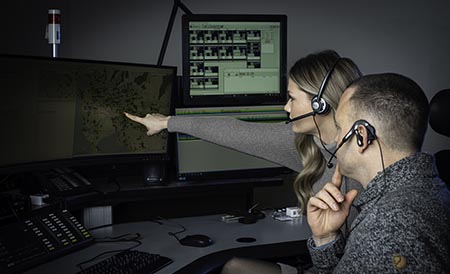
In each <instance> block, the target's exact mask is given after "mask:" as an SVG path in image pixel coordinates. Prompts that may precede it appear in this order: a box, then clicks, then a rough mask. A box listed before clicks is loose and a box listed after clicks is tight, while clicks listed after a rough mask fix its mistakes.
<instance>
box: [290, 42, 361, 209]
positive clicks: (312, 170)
mask: <svg viewBox="0 0 450 274" xmlns="http://www.w3.org/2000/svg"><path fill="white" fill-rule="evenodd" d="M337 60H339V61H338V62H337V63H336V61H337ZM335 63H336V65H335V68H334V70H333V72H332V73H331V75H330V77H329V79H328V82H327V85H326V87H325V89H324V91H323V93H322V98H323V99H324V100H325V101H326V102H327V103H328V104H329V105H330V112H329V113H328V114H327V115H333V116H332V117H333V119H334V114H335V112H336V108H337V105H338V103H339V99H340V98H341V95H342V93H343V92H344V90H345V89H346V88H347V86H349V85H350V84H351V83H352V82H353V81H355V80H356V79H358V78H359V77H361V75H362V74H361V72H360V71H359V69H358V67H357V66H356V64H355V63H354V62H353V61H352V60H351V59H349V58H341V57H340V56H339V54H338V53H336V52H335V51H333V50H326V51H321V52H318V53H314V54H309V55H307V56H306V57H304V58H302V59H300V60H298V61H297V62H296V63H295V64H294V66H292V68H291V69H290V71H289V78H290V79H291V80H292V81H294V82H295V83H296V84H297V85H298V87H299V88H300V89H301V90H303V91H305V92H306V93H308V94H309V95H311V98H312V97H313V96H314V95H317V93H318V92H319V89H320V85H321V84H322V81H323V79H324V77H325V75H326V73H327V72H328V70H329V69H330V68H331V67H332V66H333V64H335ZM295 146H296V148H297V151H298V153H299V155H300V159H301V161H302V164H303V169H302V171H301V172H300V173H299V174H298V176H297V178H296V179H295V181H294V191H295V195H296V196H297V199H298V201H299V203H300V207H301V209H302V213H303V214H305V213H306V204H307V203H308V200H309V198H310V197H311V196H312V195H313V188H312V186H313V184H314V183H316V182H317V181H318V180H319V179H320V178H321V177H322V175H323V172H324V170H325V164H326V160H325V158H324V156H323V154H322V152H321V150H320V148H319V147H318V146H317V144H316V143H315V141H314V137H313V136H312V135H307V134H298V135H297V137H296V140H295Z"/></svg>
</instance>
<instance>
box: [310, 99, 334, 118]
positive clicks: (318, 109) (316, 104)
mask: <svg viewBox="0 0 450 274" xmlns="http://www.w3.org/2000/svg"><path fill="white" fill-rule="evenodd" d="M311 108H312V109H313V111H314V113H316V114H326V113H328V111H329V109H330V106H329V105H328V104H327V102H326V101H325V99H323V98H320V99H319V100H318V98H317V95H316V96H314V97H313V98H312V99H311Z"/></svg>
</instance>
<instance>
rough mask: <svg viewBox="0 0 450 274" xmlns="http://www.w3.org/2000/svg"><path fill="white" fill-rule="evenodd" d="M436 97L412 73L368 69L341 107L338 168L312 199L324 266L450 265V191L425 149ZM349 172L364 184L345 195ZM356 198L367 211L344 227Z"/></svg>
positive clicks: (410, 268)
mask: <svg viewBox="0 0 450 274" xmlns="http://www.w3.org/2000/svg"><path fill="white" fill-rule="evenodd" d="M428 112H429V106H428V101H427V98H426V96H425V94H424V93H423V91H422V89H421V88H420V87H419V86H418V85H417V84H416V83H415V82H414V81H412V80H411V79H409V78H407V77H404V76H401V75H398V74H393V73H385V74H376V75H366V76H363V77H362V78H360V79H359V80H357V81H355V82H354V83H353V84H352V85H350V87H348V88H347V89H346V91H345V92H344V94H343V96H342V97H341V99H340V102H339V107H338V109H337V112H336V124H337V127H338V136H337V142H338V150H337V151H336V157H337V162H338V168H336V172H335V175H334V176H333V180H332V182H331V183H328V184H326V185H325V186H324V187H323V189H322V190H321V191H319V192H318V193H317V194H316V195H315V196H314V197H312V198H311V199H310V200H309V202H308V206H307V216H308V223H309V225H310V227H311V231H312V234H313V236H312V238H310V239H309V241H308V247H309V250H310V253H311V257H312V259H313V263H314V265H315V267H316V268H317V269H318V270H319V272H320V273H331V272H333V273H399V272H405V273H449V272H450V233H449V228H450V193H449V191H448V189H447V188H446V186H445V184H444V183H443V182H442V180H440V179H439V176H438V173H437V170H436V168H435V166H434V163H433V157H432V156H431V155H428V154H425V153H421V152H420V149H421V146H422V142H423V139H424V135H425V132H426V128H427V125H428ZM342 175H345V176H347V177H350V178H352V179H355V180H356V181H359V182H361V184H362V185H363V187H364V190H363V191H362V192H361V193H360V195H358V198H356V199H355V197H356V196H357V192H356V190H351V191H349V192H348V193H347V194H346V195H343V194H342V193H341V191H340V190H339V187H340V185H341V181H342ZM351 206H354V207H356V208H357V209H358V211H359V215H358V217H357V218H356V219H355V220H354V221H353V223H352V225H351V227H350V230H349V232H348V233H347V235H341V234H340V233H339V228H340V227H341V226H342V225H343V224H344V222H345V219H346V217H347V214H348V212H349V209H350V207H351Z"/></svg>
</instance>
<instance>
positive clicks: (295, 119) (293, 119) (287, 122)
mask: <svg viewBox="0 0 450 274" xmlns="http://www.w3.org/2000/svg"><path fill="white" fill-rule="evenodd" d="M315 114H316V113H315V112H314V111H311V112H308V113H306V114H303V115H300V116H297V117H295V118H292V119H289V120H287V121H286V122H285V123H286V124H290V123H292V122H294V121H298V120H300V119H303V118H306V117H309V116H312V115H315Z"/></svg>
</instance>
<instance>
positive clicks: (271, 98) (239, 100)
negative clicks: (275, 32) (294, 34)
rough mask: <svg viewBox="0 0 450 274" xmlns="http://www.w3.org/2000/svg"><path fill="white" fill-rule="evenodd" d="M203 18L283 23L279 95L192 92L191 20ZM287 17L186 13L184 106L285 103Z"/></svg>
mask: <svg viewBox="0 0 450 274" xmlns="http://www.w3.org/2000/svg"><path fill="white" fill-rule="evenodd" d="M202 21H216V22H279V23H280V43H281V45H280V57H281V60H280V93H279V94H278V95H273V94H272V95H267V94H254V95H251V94H250V95H249V94H245V95H229V96H224V95H207V96H191V95H190V80H189V76H190V63H189V23H190V22H202ZM286 37H287V16H286V15H281V14H185V15H183V17H182V52H183V57H182V59H183V68H182V71H183V80H182V87H183V89H182V105H183V106H186V107H193V106H243V105H277V104H284V103H286V98H287V86H286V85H287V78H286V62H287V61H286V50H287V38H286Z"/></svg>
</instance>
